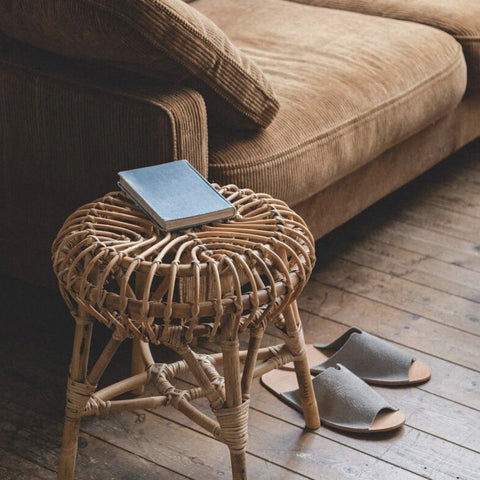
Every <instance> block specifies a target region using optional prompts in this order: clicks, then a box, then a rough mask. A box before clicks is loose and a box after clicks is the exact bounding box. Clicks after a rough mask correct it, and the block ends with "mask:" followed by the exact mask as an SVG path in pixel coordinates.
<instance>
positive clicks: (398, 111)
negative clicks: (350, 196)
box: [192, 0, 466, 205]
mask: <svg viewBox="0 0 480 480" xmlns="http://www.w3.org/2000/svg"><path fill="white" fill-rule="evenodd" d="M192 5H194V6H195V8H198V9H200V11H202V12H203V13H204V14H205V15H207V16H210V17H211V18H212V19H213V20H214V21H215V22H218V23H219V25H220V26H221V27H222V28H223V29H224V30H225V31H226V32H227V33H228V35H229V36H231V38H232V40H233V41H235V42H236V43H237V44H238V45H240V46H241V48H243V49H245V51H246V52H248V53H249V54H250V55H251V56H252V57H253V58H254V59H255V60H256V61H257V62H258V63H259V65H260V66H261V68H262V69H263V71H264V72H265V74H266V75H268V78H269V80H270V81H271V82H272V85H273V87H274V89H275V92H276V94H277V96H278V98H279V100H280V104H281V109H280V112H279V114H278V115H277V117H276V118H275V120H274V121H273V123H272V124H271V125H270V127H269V128H268V129H266V130H264V131H261V132H257V133H246V132H245V133H241V132H236V133H235V134H234V135H230V134H228V132H225V131H220V130H210V133H209V143H210V155H209V165H210V167H209V176H210V178H211V179H212V180H214V181H217V182H219V183H228V182H235V183H237V184H238V185H240V186H245V187H250V188H253V189H254V190H256V191H266V192H267V193H270V194H272V195H274V196H275V197H278V198H281V199H283V200H285V201H287V202H288V203H290V204H291V205H295V204H297V203H298V202H301V201H302V200H305V199H307V198H309V197H310V196H312V195H314V194H315V193H317V192H319V191H320V190H322V189H323V188H325V187H326V186H327V185H330V184H332V183H334V182H335V181H336V180H338V179H340V178H342V177H344V176H346V175H347V174H349V173H351V172H353V171H355V170H356V169H358V168H360V167H361V166H362V165H365V164H366V163H368V162H369V161H371V160H372V159H374V158H376V157H377V156H379V155H380V154H381V153H382V152H384V151H386V150H387V149H389V148H391V147H393V146H394V145H396V144H398V143H400V142H402V141H403V140H405V139H407V138H408V137H410V136H411V135H413V134H415V133H417V132H419V131H421V130H422V129H424V128H426V127H427V126H429V125H431V124H432V123H434V122H435V121H437V120H439V119H440V118H442V117H443V116H445V115H447V114H448V113H449V112H450V111H452V110H453V109H454V108H455V107H456V105H457V104H458V103H459V102H460V100H461V98H462V96H463V93H464V91H465V84H466V69H465V61H464V58H463V55H462V50H461V47H460V45H459V44H458V42H456V41H455V40H454V39H453V38H452V37H451V36H450V35H447V34H446V33H444V32H442V31H440V30H437V29H434V28H430V27H427V26H424V25H418V24H415V23H410V22H401V21H398V20H391V19H386V18H379V17H374V16H369V15H361V14H357V13H351V12H345V11H339V10H332V9H327V8H318V7H310V6H305V5H300V4H298V3H293V2H286V1H282V0H263V1H262V2H258V1H257V0H242V2H238V1H236V0H196V1H195V2H194V3H192ZM252 12H255V14H254V15H252ZM405 161H415V159H413V160H412V159H408V160H407V159H406V160H405ZM372 188H373V189H374V188H376V186H375V185H372Z"/></svg>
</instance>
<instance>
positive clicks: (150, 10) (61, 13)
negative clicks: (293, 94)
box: [0, 0, 278, 128]
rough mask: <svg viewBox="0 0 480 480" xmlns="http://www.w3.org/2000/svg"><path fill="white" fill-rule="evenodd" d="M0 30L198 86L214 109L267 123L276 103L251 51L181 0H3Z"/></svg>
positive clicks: (231, 117)
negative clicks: (247, 53)
mask: <svg viewBox="0 0 480 480" xmlns="http://www.w3.org/2000/svg"><path fill="white" fill-rule="evenodd" d="M0 30H2V31H3V32H4V33H5V34H7V35H9V36H11V37H13V38H16V39H17V40H21V41H24V42H27V43H29V44H31V45H33V46H35V47H39V48H43V49H46V50H49V51H52V52H55V53H59V54H62V55H66V56H72V57H76V58H82V59H91V60H97V61H102V62H106V63H109V64H112V65H115V66H120V67H122V68H126V69H129V70H134V71H137V72H140V73H143V74H146V75H149V76H155V77H157V78H158V79H160V80H161V81H164V82H168V83H169V84H171V83H175V84H182V85H184V86H191V87H194V88H197V89H198V90H199V91H201V93H202V94H203V95H204V97H205V99H206V103H207V109H208V114H209V117H210V118H214V119H216V120H217V122H218V123H222V124H227V125H230V126H231V127H234V128H251V127H266V126H267V125H268V124H269V123H270V122H271V121H272V120H273V118H274V117H275V115H276V113H277V110H278V102H277V100H276V98H275V97H274V94H273V92H272V89H271V87H270V84H269V82H268V81H267V79H266V78H265V76H264V75H263V73H262V72H261V70H260V69H259V68H258V67H257V65H256V64H255V63H254V62H252V61H251V60H250V59H249V57H248V56H247V55H245V54H244V53H242V52H241V51H240V50H239V49H238V48H236V47H235V46H234V45H233V44H232V43H231V42H230V40H229V39H228V37H227V36H226V35H225V34H224V33H223V32H222V31H221V30H220V29H219V28H218V27H217V26H216V25H215V24H214V23H212V22H211V21H210V20H209V19H208V18H205V17H204V16H203V15H202V14H200V13H199V12H197V11H196V10H195V9H193V8H192V7H191V6H189V5H187V4H186V3H184V2H183V1H181V0H122V1H118V0H44V1H38V0H5V1H2V2H0Z"/></svg>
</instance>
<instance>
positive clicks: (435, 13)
mask: <svg viewBox="0 0 480 480" xmlns="http://www.w3.org/2000/svg"><path fill="white" fill-rule="evenodd" d="M290 1H297V2H299V3H304V4H309V5H317V6H320V7H328V8H335V9H342V10H348V11H351V12H358V13H364V14H367V15H376V16H382V17H388V18H396V19H399V20H407V21H411V22H417V23H422V24H424V25H430V26H432V27H435V28H438V29H440V30H443V31H444V32H447V33H449V34H450V35H452V36H453V37H455V39H456V40H458V42H460V44H461V45H462V47H463V53H464V55H465V60H466V62H467V71H468V84H467V89H468V90H469V91H475V92H478V91H480V2H479V1H478V0H408V1H405V0H290Z"/></svg>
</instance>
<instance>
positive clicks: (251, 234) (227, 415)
mask: <svg viewBox="0 0 480 480" xmlns="http://www.w3.org/2000/svg"><path fill="white" fill-rule="evenodd" d="M215 187H216V188H217V189H218V190H219V191H220V192H221V193H222V194H223V195H224V196H225V197H227V198H228V199H229V200H230V201H231V202H232V203H234V204H235V206H236V208H237V214H236V216H235V217H234V218H233V219H231V220H229V221H227V222H219V223H213V224H210V225H204V226H202V227H197V228H191V229H188V230H183V231H179V232H171V233H165V232H162V231H161V230H159V229H158V228H157V227H156V225H154V224H153V223H152V222H151V221H150V220H149V219H148V218H146V217H145V215H144V214H143V213H142V211H141V210H139V209H138V208H137V207H136V206H135V205H134V204H133V203H132V202H131V201H129V200H128V199H127V198H126V197H125V196H124V195H123V194H122V193H120V192H113V193H110V194H108V195H106V196H104V197H103V198H101V199H99V200H97V201H95V202H93V203H89V204H87V205H85V206H83V207H81V208H79V209H78V210H77V211H76V212H75V213H73V214H72V215H71V216H70V217H69V218H68V219H67V220H66V222H65V224H64V225H63V227H62V229H61V230H60V232H59V234H58V236H57V238H56V239H55V242H54V244H53V247H52V251H53V265H54V271H55V273H56V275H57V277H58V280H59V286H60V290H61V293H62V295H63V298H64V300H65V301H66V303H67V305H68V306H69V308H70V310H71V312H72V315H73V317H74V318H75V321H76V329H75V338H74V343H73V354H72V361H71V365H70V374H69V379H68V385H67V402H66V414H65V426H64V432H63V440H62V450H61V454H60V465H59V471H58V478H59V479H60V480H70V479H72V478H73V475H74V468H75V460H76V455H77V441H78V435H79V429H80V420H81V418H82V417H86V416H89V415H101V414H106V413H110V412H115V411H121V410H128V409H138V408H156V407H160V406H173V407H175V408H177V409H178V410H179V411H181V412H182V413H183V414H185V415H186V416H187V417H189V418H190V419H192V420H194V421H195V422H196V423H197V424H198V425H200V426H201V427H203V428H205V429H206V430H207V431H209V432H210V433H211V434H212V435H213V436H214V438H216V439H217V440H219V441H221V442H223V443H225V444H226V445H227V447H228V448H229V450H230V457H231V463H232V474H233V479H234V480H240V479H242V480H243V479H246V478H247V473H246V446H247V435H248V432H247V428H248V425H247V422H248V407H249V398H250V387H251V382H252V378H253V377H255V376H258V375H261V374H263V373H265V372H267V371H269V370H271V369H273V368H278V367H280V366H282V365H283V364H285V363H288V362H290V361H292V360H293V361H294V362H295V363H294V364H295V370H296V373H297V379H298V383H299V386H300V390H301V392H302V398H303V411H304V417H305V422H306V425H307V427H308V428H311V429H315V428H318V427H319V426H320V420H319V416H318V411H317V407H316V401H315V397H314V395H313V390H312V383H311V378H310V373H309V368H308V363H307V359H306V354H305V343H304V339H303V333H302V329H301V322H300V317H299V314H298V310H297V305H296V302H295V299H296V298H297V296H298V295H299V293H300V292H301V290H302V288H303V286H304V285H305V283H306V282H307V280H308V278H309V276H310V272H311V269H312V266H313V263H314V261H315V257H314V242H313V238H312V236H311V234H310V232H309V231H308V229H307V227H306V225H305V223H304V222H303V220H302V219H301V218H300V217H299V216H298V215H296V214H295V213H294V212H293V211H292V210H291V209H290V208H288V207H287V205H286V204H285V203H283V202H281V201H279V200H274V199H272V198H271V197H270V196H268V195H266V194H256V193H254V192H252V191H251V190H246V189H243V190H242V189H239V188H238V187H236V186H233V185H229V186H226V187H223V188H220V187H218V186H217V185H215ZM95 320H97V321H99V322H101V323H102V324H105V325H107V326H108V327H109V328H110V329H111V330H112V335H111V338H110V340H109V342H108V343H107V345H106V347H105V348H104V350H103V351H102V353H101V354H100V355H99V357H98V359H97V360H96V362H95V363H94V364H93V366H92V367H91V369H90V370H89V369H88V365H89V352H90V342H91V338H92V326H93V323H94V322H95ZM268 322H274V324H275V325H276V326H277V327H278V329H279V330H280V332H281V335H282V337H283V339H284V343H282V344H281V345H277V346H276V347H269V348H260V343H261V340H262V336H263V333H264V330H265V328H266V326H267V323H268ZM242 332H248V334H249V343H248V349H247V350H246V351H240V348H239V335H240V334H241V333H242ZM198 337H207V338H209V339H210V340H212V341H214V340H216V339H219V341H220V345H221V352H222V353H221V354H213V355H200V354H197V353H195V352H194V351H193V350H192V346H193V345H195V343H196V339H197V338H198ZM125 339H132V340H133V355H132V372H133V374H132V375H131V376H129V377H127V378H126V379H125V380H122V381H120V382H117V383H115V384H113V385H110V386H107V387H105V388H102V389H97V384H98V382H99V380H100V378H101V377H102V375H103V373H104V371H105V369H106V367H107V365H108V364H109V363H110V361H111V359H112V358H113V356H114V354H115V352H116V350H117V348H118V347H119V345H120V344H121V343H122V342H123V341H124V340H125ZM150 344H154V345H159V344H162V345H166V346H167V347H169V348H171V349H172V350H174V351H175V352H176V353H178V354H179V355H180V357H181V360H179V361H177V362H174V363H170V364H166V363H155V361H154V359H153V357H152V354H151V352H150V348H149V346H150ZM219 365H223V375H221V374H220V373H219V372H218V370H217V368H216V367H217V366H219ZM242 365H243V367H242ZM88 370H89V371H88ZM186 372H192V373H193V375H194V377H195V379H196V382H197V383H198V386H197V387H193V388H190V389H187V390H179V389H178V388H176V387H175V386H174V385H172V383H171V381H172V380H173V379H174V378H175V377H176V376H177V375H181V374H184V373H186ZM146 384H152V385H153V386H154V387H156V390H157V391H158V395H147V396H146V395H145V394H144V393H143V392H144V391H143V387H144V386H145V385H146ZM128 392H133V393H134V394H137V395H138V394H140V395H143V396H135V397H133V398H127V399H125V398H123V397H122V399H117V400H115V398H116V397H118V396H120V395H124V394H126V393H128ZM201 397H206V398H207V399H208V402H209V403H210V407H211V410H212V412H213V414H212V415H211V416H209V415H206V414H204V413H202V412H201V411H200V410H199V409H198V408H197V407H196V406H194V405H193V404H192V403H191V402H192V401H194V400H196V399H199V398H201Z"/></svg>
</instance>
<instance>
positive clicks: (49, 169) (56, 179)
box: [0, 49, 208, 285]
mask: <svg viewBox="0 0 480 480" xmlns="http://www.w3.org/2000/svg"><path fill="white" fill-rule="evenodd" d="M1 53H5V52H2V51H1V49H0V132H1V133H0V156H1V178H2V189H1V191H2V194H1V202H2V225H3V226H4V227H5V226H8V227H7V228H3V229H2V232H1V233H0V251H1V258H0V265H1V269H2V271H3V273H7V274H10V275H12V276H16V277H18V278H21V279H26V280H29V281H31V282H33V283H41V284H44V285H45V284H46V285H52V284H53V281H54V277H53V274H51V264H50V245H51V243H52V241H53V239H54V236H55V234H56V232H57V231H58V229H59V228H60V226H61V225H62V223H63V221H64V219H65V218H66V217H67V215H69V214H70V213H71V212H72V211H73V210H74V209H75V208H77V207H78V206H79V205H81V204H83V203H86V202H88V201H91V200H93V199H94V198H97V197H99V196H101V195H103V194H104V193H106V192H107V191H110V190H114V189H116V188H117V187H116V181H117V172H118V171H119V170H125V169H129V168H136V167H141V166H145V165H151V164H156V163H162V162H166V161H170V160H176V159H180V158H186V159H188V160H189V161H190V162H191V163H192V164H193V165H194V166H195V167H196V168H197V169H198V170H199V171H200V172H201V173H202V174H203V175H205V176H207V175H208V157H207V118H206V110H205V105H204V102H203V98H202V96H201V95H200V94H199V93H198V92H196V91H194V90H191V89H186V88H185V89H176V90H168V91H165V89H163V88H161V87H158V86H156V85H155V84H154V83H152V82H151V81H147V80H144V79H143V80H142V79H141V78H139V79H138V81H137V80H136V79H135V78H132V77H131V76H129V77H128V78H122V79H121V80H119V78H118V77H116V76H115V75H112V71H111V70H108V71H107V70H106V71H103V72H101V74H99V75H97V73H95V75H90V73H91V72H89V71H88V69H78V68H77V67H76V66H75V68H74V69H73V70H72V69H71V68H70V66H69V65H67V66H66V64H64V65H62V66H61V67H58V58H57V59H56V61H57V63H56V64H55V66H53V65H52V64H50V62H47V64H45V62H44V61H43V60H44V59H43V60H40V64H39V60H38V58H35V59H32V58H27V57H28V56H27V57H26V56H22V55H20V56H19V55H10V53H8V54H5V55H1ZM67 63H68V62H67ZM47 67H48V68H47Z"/></svg>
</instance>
